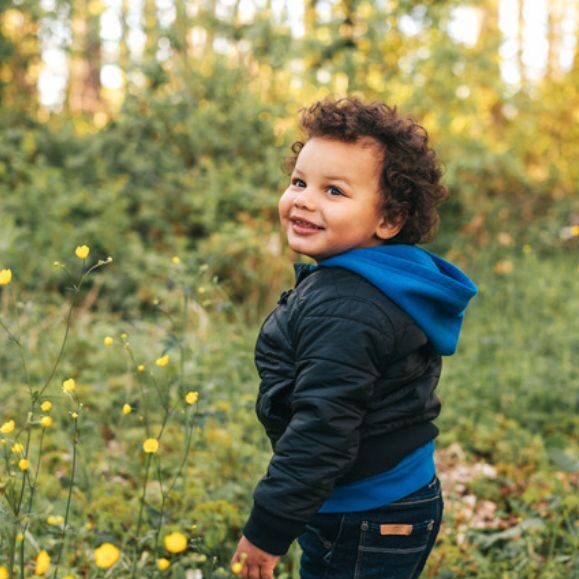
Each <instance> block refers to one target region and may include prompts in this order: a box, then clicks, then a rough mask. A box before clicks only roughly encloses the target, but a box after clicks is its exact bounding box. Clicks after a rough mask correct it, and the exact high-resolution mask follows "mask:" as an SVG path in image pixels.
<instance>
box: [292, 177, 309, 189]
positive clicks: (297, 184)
mask: <svg viewBox="0 0 579 579" xmlns="http://www.w3.org/2000/svg"><path fill="white" fill-rule="evenodd" d="M292 185H294V187H305V186H306V184H305V183H304V182H303V181H302V180H301V179H298V178H297V177H296V178H294V179H292Z"/></svg>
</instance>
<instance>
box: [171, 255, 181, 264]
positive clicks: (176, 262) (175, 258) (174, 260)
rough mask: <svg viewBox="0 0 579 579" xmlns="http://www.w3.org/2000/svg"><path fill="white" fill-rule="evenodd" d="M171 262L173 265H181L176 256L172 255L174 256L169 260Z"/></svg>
mask: <svg viewBox="0 0 579 579" xmlns="http://www.w3.org/2000/svg"><path fill="white" fill-rule="evenodd" d="M171 261H172V262H173V263H174V264H175V265H178V264H179V263H181V260H180V259H179V257H177V256H176V255H174V256H173V257H172V258H171Z"/></svg>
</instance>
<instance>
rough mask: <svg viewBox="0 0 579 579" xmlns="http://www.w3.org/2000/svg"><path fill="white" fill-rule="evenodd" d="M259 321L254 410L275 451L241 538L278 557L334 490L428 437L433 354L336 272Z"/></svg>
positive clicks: (374, 296)
mask: <svg viewBox="0 0 579 579" xmlns="http://www.w3.org/2000/svg"><path fill="white" fill-rule="evenodd" d="M296 275H297V283H296V287H295V289H293V290H289V291H287V292H284V293H283V294H282V296H281V298H280V300H279V302H278V305H277V307H276V308H275V309H274V311H273V312H272V313H271V314H270V315H269V316H268V317H267V318H266V319H265V321H264V323H263V325H262V327H261V331H260V334H259V337H258V340H257V344H256V349H255V362H256V366H257V369H258V372H259V375H260V378H261V383H260V387H259V395H258V398H257V404H256V411H257V415H258V418H259V420H260V421H261V422H262V424H263V426H264V427H265V430H266V432H267V435H268V437H269V438H270V440H271V443H272V447H273V450H274V454H273V457H272V459H271V462H270V464H269V468H268V471H267V474H266V475H265V476H264V477H263V479H262V480H261V481H260V482H259V484H258V485H257V487H256V489H255V492H254V506H253V510H252V512H251V515H250V518H249V520H248V522H247V523H246V525H245V528H244V531H243V533H244V535H245V536H246V537H247V538H248V539H249V540H250V541H251V542H252V543H253V544H255V545H257V546H258V547H259V548H261V549H263V550H264V551H266V552H268V553H271V554H273V555H281V554H283V553H285V552H286V551H287V549H288V547H289V545H290V544H291V542H292V541H293V540H294V539H295V538H296V537H297V536H298V535H299V534H300V533H301V532H302V531H303V528H304V526H305V524H306V523H307V522H308V520H309V519H310V518H311V517H312V516H313V515H314V514H315V513H316V512H317V511H318V509H319V508H320V507H321V505H322V504H323V502H324V501H325V500H326V499H327V498H328V496H329V495H330V493H331V491H332V489H333V487H334V485H335V484H340V483H344V482H350V481H354V480H358V479H362V478H365V477H368V476H372V475H375V474H378V473H381V472H384V471H386V470H388V469H390V468H392V467H393V466H395V465H396V464H397V463H398V462H399V461H400V460H401V459H402V458H404V457H405V456H407V455H408V454H410V453H411V452H413V451H414V450H416V449H417V448H418V447H420V446H422V445H423V444H425V443H426V442H428V441H430V440H432V439H433V438H434V437H435V436H436V435H437V433H438V430H437V428H436V427H435V426H434V425H433V424H432V420H433V419H434V418H435V417H436V416H437V415H438V413H439V411H440V403H439V401H438V399H437V398H436V396H435V395H434V389H435V388H436V384H437V382H438V379H439V376H440V371H441V358H440V356H439V355H437V354H436V353H435V352H434V351H433V349H432V347H431V344H430V343H429V342H428V339H427V338H426V336H425V334H424V333H423V332H422V330H421V329H420V328H418V326H417V325H416V324H415V323H414V321H413V320H412V319H411V318H410V317H409V316H408V315H407V314H405V313H404V312H403V311H402V310H401V309H400V308H399V307H398V306H396V305H395V304H394V303H393V302H392V301H391V300H390V299H388V298H387V297H386V296H385V295H384V294H383V293H382V292H381V291H380V290H379V289H377V288H376V287H375V286H373V285H372V284H371V283H369V282H368V281H366V280H365V279H364V278H362V277H360V276H358V275H357V274H355V273H353V272H350V271H347V270H345V269H340V268H325V269H324V268H321V269H317V270H314V271H313V272H310V270H309V269H308V268H307V267H304V266H303V265H301V264H299V265H297V266H296Z"/></svg>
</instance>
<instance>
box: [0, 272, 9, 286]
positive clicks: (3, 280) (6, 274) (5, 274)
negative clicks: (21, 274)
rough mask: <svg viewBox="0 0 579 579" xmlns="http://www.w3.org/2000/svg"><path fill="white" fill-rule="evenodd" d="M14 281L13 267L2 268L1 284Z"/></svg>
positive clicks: (0, 274) (0, 273)
mask: <svg viewBox="0 0 579 579" xmlns="http://www.w3.org/2000/svg"><path fill="white" fill-rule="evenodd" d="M11 281H12V270H11V269H0V285H8V284H9V283H10V282H11Z"/></svg>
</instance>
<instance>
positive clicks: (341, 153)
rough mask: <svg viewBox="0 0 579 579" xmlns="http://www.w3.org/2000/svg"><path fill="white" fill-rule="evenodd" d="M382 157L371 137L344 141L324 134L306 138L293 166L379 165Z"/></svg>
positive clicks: (380, 149)
mask: <svg viewBox="0 0 579 579" xmlns="http://www.w3.org/2000/svg"><path fill="white" fill-rule="evenodd" d="M382 159H383V152H382V147H381V145H380V143H379V142H378V141H376V139H373V138H372V137H360V138H359V139H357V140H355V141H346V140H341V139H337V138H334V137H332V138H330V137H326V136H321V137H319V136H315V137H312V138H310V139H308V140H307V141H306V142H305V144H304V146H303V147H302V149H301V151H300V153H299V155H298V157H297V159H296V166H295V168H296V169H297V170H299V169H300V168H311V169H318V168H321V167H323V166H324V165H335V166H337V168H341V169H345V168H347V167H350V166H352V165H358V164H360V163H363V164H364V165H372V166H376V165H380V164H381V162H382Z"/></svg>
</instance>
